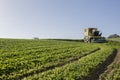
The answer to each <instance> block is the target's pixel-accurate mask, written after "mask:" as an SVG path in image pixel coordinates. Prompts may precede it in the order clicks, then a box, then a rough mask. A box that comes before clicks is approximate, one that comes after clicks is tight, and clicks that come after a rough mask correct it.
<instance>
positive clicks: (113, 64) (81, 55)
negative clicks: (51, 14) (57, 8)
mask: <svg viewBox="0 0 120 80" xmlns="http://www.w3.org/2000/svg"><path fill="white" fill-rule="evenodd" d="M119 50H120V42H115V41H108V43H102V44H100V43H91V44H88V43H83V42H79V41H74V40H73V41H67V40H66V41H64V40H44V39H43V40H42V39H41V40H32V39H0V80H97V79H100V80H107V79H108V80H119V79H120V77H119V76H120V73H119V72H120V61H119V59H120V58H119V54H118V53H119V52H120V51H119ZM116 55H117V56H116ZM116 58H117V59H116Z"/></svg>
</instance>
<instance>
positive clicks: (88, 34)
mask: <svg viewBox="0 0 120 80" xmlns="http://www.w3.org/2000/svg"><path fill="white" fill-rule="evenodd" d="M84 42H88V43H91V42H95V43H103V42H106V40H105V37H102V33H101V32H100V31H99V30H98V29H97V28H86V29H85V30H84Z"/></svg>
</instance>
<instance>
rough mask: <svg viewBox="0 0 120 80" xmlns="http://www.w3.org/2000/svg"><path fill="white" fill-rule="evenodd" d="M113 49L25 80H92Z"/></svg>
mask: <svg viewBox="0 0 120 80" xmlns="http://www.w3.org/2000/svg"><path fill="white" fill-rule="evenodd" d="M112 51H113V49H111V48H108V49H102V50H100V51H98V52H95V53H93V54H90V55H88V56H86V57H83V58H81V59H79V61H77V62H74V63H71V64H67V65H65V66H63V67H60V68H55V69H54V70H50V71H47V72H44V73H42V74H39V75H35V76H32V77H28V78H26V79H27V80H38V79H40V80H42V79H43V80H49V79H52V80H84V79H85V80H88V79H90V80H92V79H93V80H94V76H91V75H92V74H93V73H94V71H95V70H97V68H98V69H99V66H100V65H102V63H103V62H104V61H105V60H106V59H107V58H108V57H109V56H110V55H112ZM26 79H25V80H26Z"/></svg>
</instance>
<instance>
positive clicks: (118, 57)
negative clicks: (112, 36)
mask: <svg viewBox="0 0 120 80" xmlns="http://www.w3.org/2000/svg"><path fill="white" fill-rule="evenodd" d="M111 64H120V50H118V51H117V54H116V56H115V58H114V61H113V62H112V63H111ZM112 70H113V67H111V66H108V67H107V69H106V70H105V71H104V73H105V74H109V73H111V71H112ZM105 77H106V75H105V76H102V77H100V79H101V80H106V79H105Z"/></svg>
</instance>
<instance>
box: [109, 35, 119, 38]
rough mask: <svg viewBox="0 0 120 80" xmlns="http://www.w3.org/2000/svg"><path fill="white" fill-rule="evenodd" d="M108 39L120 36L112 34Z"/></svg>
mask: <svg viewBox="0 0 120 80" xmlns="http://www.w3.org/2000/svg"><path fill="white" fill-rule="evenodd" d="M108 38H120V36H119V35H118V34H112V35H110V36H108Z"/></svg>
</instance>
